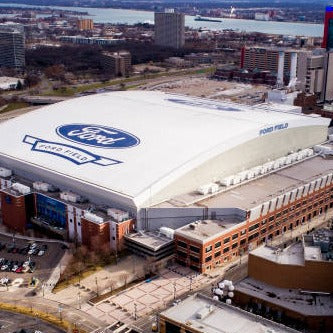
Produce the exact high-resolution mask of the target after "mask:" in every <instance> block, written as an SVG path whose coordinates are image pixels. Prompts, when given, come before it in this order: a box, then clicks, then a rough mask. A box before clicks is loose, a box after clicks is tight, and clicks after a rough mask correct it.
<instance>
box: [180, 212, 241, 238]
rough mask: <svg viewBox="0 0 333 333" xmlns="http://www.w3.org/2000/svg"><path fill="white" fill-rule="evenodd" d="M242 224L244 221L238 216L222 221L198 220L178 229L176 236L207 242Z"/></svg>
mask: <svg viewBox="0 0 333 333" xmlns="http://www.w3.org/2000/svg"><path fill="white" fill-rule="evenodd" d="M240 222H242V220H241V219H240V218H239V217H237V216H229V217H227V218H225V219H221V220H198V221H195V222H192V223H189V224H186V225H185V226H183V227H181V228H178V229H177V230H176V234H177V235H183V236H185V237H186V238H190V239H192V240H195V241H199V242H206V241H208V240H209V238H216V237H217V236H218V234H219V233H221V234H222V233H224V232H225V231H226V230H227V229H230V228H232V227H234V226H236V225H238V224H239V223H240Z"/></svg>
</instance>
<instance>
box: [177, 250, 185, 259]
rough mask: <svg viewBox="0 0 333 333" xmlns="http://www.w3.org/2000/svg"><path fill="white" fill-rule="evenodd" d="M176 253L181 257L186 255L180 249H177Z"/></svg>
mask: <svg viewBox="0 0 333 333" xmlns="http://www.w3.org/2000/svg"><path fill="white" fill-rule="evenodd" d="M177 255H178V256H180V257H183V258H186V257H187V254H186V253H184V252H182V251H177Z"/></svg>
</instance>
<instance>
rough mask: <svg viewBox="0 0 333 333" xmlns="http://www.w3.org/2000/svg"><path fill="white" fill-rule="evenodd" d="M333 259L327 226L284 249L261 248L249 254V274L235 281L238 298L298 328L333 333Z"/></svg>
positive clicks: (331, 236)
mask: <svg viewBox="0 0 333 333" xmlns="http://www.w3.org/2000/svg"><path fill="white" fill-rule="evenodd" d="M332 260H333V231H331V230H328V229H320V230H318V231H316V232H314V233H312V234H310V235H305V236H303V240H302V241H301V242H298V243H296V244H292V245H291V246H289V247H287V248H284V249H281V248H274V247H270V246H263V247H259V248H257V249H255V250H253V251H251V252H250V253H249V261H248V277H247V278H246V279H244V280H243V281H241V282H239V283H238V284H236V286H235V288H236V289H235V297H234V301H235V302H236V304H238V305H241V306H242V307H245V308H247V309H248V310H250V311H254V312H256V313H260V314H263V315H266V316H273V317H274V318H275V319H276V320H284V321H285V322H288V323H289V324H290V325H293V326H294V327H297V328H298V329H302V330H303V329H306V330H314V331H316V332H332V330H333V310H332V308H333V306H332V305H333V303H332V297H331V294H332V292H333V285H332V279H333V262H332ZM267 272H269V274H268V273H267Z"/></svg>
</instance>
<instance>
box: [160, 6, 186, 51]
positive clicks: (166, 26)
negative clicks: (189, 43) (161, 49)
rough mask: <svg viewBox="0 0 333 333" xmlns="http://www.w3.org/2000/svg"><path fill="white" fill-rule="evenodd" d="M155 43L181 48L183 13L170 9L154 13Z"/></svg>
mask: <svg viewBox="0 0 333 333" xmlns="http://www.w3.org/2000/svg"><path fill="white" fill-rule="evenodd" d="M155 44H156V45H161V46H167V47H173V48H177V49H179V48H182V47H183V46H184V44H185V15H184V14H182V13H175V12H174V11H173V10H170V9H169V10H166V11H165V12H164V13H155Z"/></svg>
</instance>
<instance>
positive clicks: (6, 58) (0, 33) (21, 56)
mask: <svg viewBox="0 0 333 333" xmlns="http://www.w3.org/2000/svg"><path fill="white" fill-rule="evenodd" d="M0 66H1V67H8V68H14V69H18V70H21V69H23V68H24V66H25V35H24V28H23V26H21V25H19V24H0Z"/></svg>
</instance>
